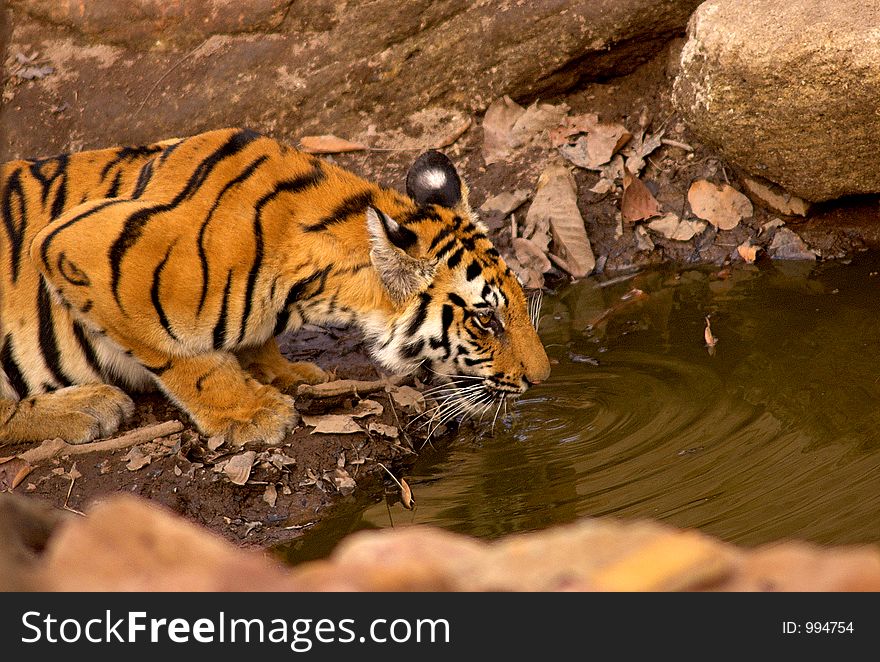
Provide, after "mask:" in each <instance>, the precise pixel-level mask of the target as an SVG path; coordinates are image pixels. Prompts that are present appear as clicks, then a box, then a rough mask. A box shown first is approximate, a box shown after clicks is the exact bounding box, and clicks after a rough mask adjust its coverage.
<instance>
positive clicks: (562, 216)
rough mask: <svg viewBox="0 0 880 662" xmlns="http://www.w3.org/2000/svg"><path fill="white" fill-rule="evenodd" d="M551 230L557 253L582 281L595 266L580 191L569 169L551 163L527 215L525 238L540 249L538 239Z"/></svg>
mask: <svg viewBox="0 0 880 662" xmlns="http://www.w3.org/2000/svg"><path fill="white" fill-rule="evenodd" d="M544 227H549V229H550V231H551V232H552V235H553V245H554V248H555V252H556V253H557V254H558V255H559V257H561V258H562V260H563V261H564V262H565V264H566V265H568V269H570V271H569V273H570V274H571V275H572V276H573V277H574V278H583V277H584V276H586V275H587V274H589V273H590V272H591V271H592V270H593V268H594V267H595V266H596V258H595V256H594V255H593V249H592V247H591V246H590V240H589V238H588V237H587V230H586V228H585V227H584V219H583V217H582V216H581V212H580V210H579V209H578V206H577V188H576V185H575V181H574V177H572V175H571V173H570V172H569V171H568V168H567V167H566V166H564V165H562V164H559V163H551V164H550V165H548V166H547V167H546V168H545V169H544V172H542V173H541V176H540V178H539V179H538V189H537V191H536V192H535V198H534V200H533V201H532V204H531V206H530V207H529V211H528V214H526V223H525V227H524V229H523V236H524V237H526V238H528V239H531V240H532V241H534V243H535V244H537V245H538V246H539V247H541V242H540V241H538V240H537V239H536V237H539V236H540V232H541V229H542V228H544Z"/></svg>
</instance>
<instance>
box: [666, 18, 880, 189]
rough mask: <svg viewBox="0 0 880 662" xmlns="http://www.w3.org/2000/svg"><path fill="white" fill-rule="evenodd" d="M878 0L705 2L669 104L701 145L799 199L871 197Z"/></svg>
mask: <svg viewBox="0 0 880 662" xmlns="http://www.w3.org/2000/svg"><path fill="white" fill-rule="evenodd" d="M878 34H880V2H876V1H872V2H863V1H861V0H837V1H835V2H828V0H708V1H707V2H704V3H703V4H702V5H700V7H699V8H698V9H697V10H696V11H695V12H694V14H693V16H692V17H691V20H690V23H689V25H688V41H687V43H686V44H685V46H684V48H683V49H682V52H681V59H680V68H679V73H678V76H677V78H676V79H675V83H674V89H673V101H674V103H675V105H676V107H677V108H678V109H679V110H680V111H681V112H682V114H683V115H684V117H685V119H686V121H687V122H688V124H689V125H690V127H691V128H692V130H693V131H694V132H695V133H696V134H697V136H698V137H699V138H700V139H702V140H703V141H704V142H705V143H707V144H708V145H709V146H711V147H712V148H714V149H715V150H717V151H718V152H719V153H720V154H721V155H722V156H723V157H724V158H725V159H727V160H729V161H730V162H732V163H734V164H736V165H737V166H739V167H740V168H742V169H743V170H745V171H747V172H749V173H751V174H753V175H757V176H760V177H764V178H766V179H768V180H770V181H772V182H775V183H776V184H779V185H781V186H782V187H783V188H785V189H786V190H788V191H789V192H791V193H793V194H795V195H797V196H799V197H801V198H804V199H805V200H811V201H821V200H829V199H833V198H838V197H840V196H844V195H849V194H858V193H874V192H878V191H880V149H878V146H877V145H878V142H877V136H878V134H880V114H878V113H877V100H878V99H880V40H878V38H877V35H878Z"/></svg>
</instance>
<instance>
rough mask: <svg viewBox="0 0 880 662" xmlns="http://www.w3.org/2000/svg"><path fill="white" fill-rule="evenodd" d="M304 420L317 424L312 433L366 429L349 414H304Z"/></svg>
mask: <svg viewBox="0 0 880 662" xmlns="http://www.w3.org/2000/svg"><path fill="white" fill-rule="evenodd" d="M302 422H303V423H305V424H306V425H309V426H315V429H314V430H312V434H315V433H322V434H354V433H356V432H363V431H364V429H363V428H362V427H361V426H360V425H358V424H357V423H356V422H355V420H354V419H353V418H352V417H351V416H350V415H348V414H324V415H322V416H303V417H302Z"/></svg>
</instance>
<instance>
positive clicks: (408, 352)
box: [400, 339, 425, 359]
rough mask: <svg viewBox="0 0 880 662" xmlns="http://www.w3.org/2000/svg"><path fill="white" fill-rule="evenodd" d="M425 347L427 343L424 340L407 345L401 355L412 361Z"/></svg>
mask: <svg viewBox="0 0 880 662" xmlns="http://www.w3.org/2000/svg"><path fill="white" fill-rule="evenodd" d="M424 347H425V341H424V340H422V339H419V340H417V341H416V342H413V343H407V344H406V345H404V346H403V348H402V349H401V350H400V355H401V356H402V357H404V358H406V359H412V358H415V357H416V356H418V355H419V354H421V353H422V349H424Z"/></svg>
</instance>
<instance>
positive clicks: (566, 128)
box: [550, 113, 599, 147]
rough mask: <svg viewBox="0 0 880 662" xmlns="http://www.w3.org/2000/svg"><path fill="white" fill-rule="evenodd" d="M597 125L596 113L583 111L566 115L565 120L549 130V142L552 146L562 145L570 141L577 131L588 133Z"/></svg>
mask: <svg viewBox="0 0 880 662" xmlns="http://www.w3.org/2000/svg"><path fill="white" fill-rule="evenodd" d="M598 125H599V116H598V115H597V114H596V113H584V114H582V115H572V116H571V117H566V118H565V121H564V122H563V123H562V124H561V125H559V126H558V127H556V128H555V129H553V130H552V131H551V132H550V142H551V144H552V145H553V146H554V147H562V146H563V145H566V144H568V143H569V142H571V138H572V137H573V136H576V135H578V134H579V133H590V131H593V130H595V129H596V127H597V126H598Z"/></svg>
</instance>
